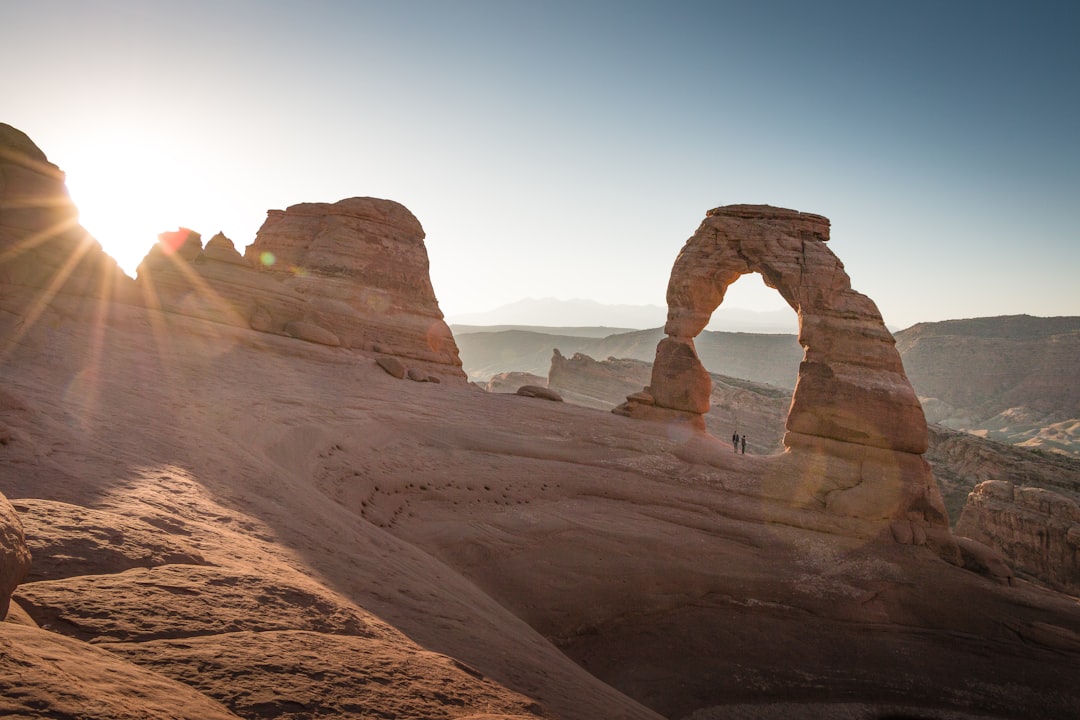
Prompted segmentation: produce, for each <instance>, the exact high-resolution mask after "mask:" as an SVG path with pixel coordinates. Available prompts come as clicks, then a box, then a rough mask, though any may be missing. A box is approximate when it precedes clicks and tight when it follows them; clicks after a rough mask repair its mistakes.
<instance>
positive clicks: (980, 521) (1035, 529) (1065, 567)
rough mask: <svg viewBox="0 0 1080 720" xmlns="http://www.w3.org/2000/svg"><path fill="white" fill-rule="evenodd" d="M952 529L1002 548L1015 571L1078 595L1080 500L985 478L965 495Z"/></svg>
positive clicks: (1079, 573) (1040, 489) (1041, 489)
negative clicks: (963, 504) (956, 521)
mask: <svg viewBox="0 0 1080 720" xmlns="http://www.w3.org/2000/svg"><path fill="white" fill-rule="evenodd" d="M956 533H957V534H958V535H963V536H965V537H970V538H972V539H975V540H978V541H979V542H982V543H985V544H986V545H989V546H991V547H994V548H996V549H998V550H1000V551H1001V552H1002V553H1003V554H1004V555H1005V556H1006V557H1008V558H1009V560H1010V561H1011V562H1012V563H1013V566H1014V567H1015V569H1016V570H1018V571H1020V572H1023V573H1025V574H1027V575H1030V576H1033V577H1036V578H1038V579H1040V580H1042V581H1044V582H1046V583H1048V584H1049V585H1050V586H1051V587H1054V588H1056V589H1058V590H1062V591H1064V592H1069V593H1072V594H1074V595H1080V505H1077V503H1076V502H1075V501H1074V500H1072V499H1070V498H1067V497H1065V496H1064V495H1061V494H1059V493H1056V492H1053V491H1052V490H1046V489H1044V488H1037V487H1017V486H1016V485H1014V484H1013V483H1011V482H1006V481H1004V480H988V481H986V482H984V483H981V484H979V485H978V486H977V487H976V488H975V489H974V490H973V491H972V493H971V495H970V496H969V497H968V502H967V505H965V506H964V511H963V513H961V515H960V521H959V522H958V523H957V524H956Z"/></svg>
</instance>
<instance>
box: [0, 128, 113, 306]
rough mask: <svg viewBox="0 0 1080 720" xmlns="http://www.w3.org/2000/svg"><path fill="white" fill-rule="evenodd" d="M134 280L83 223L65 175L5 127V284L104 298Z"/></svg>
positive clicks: (0, 247)
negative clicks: (103, 248)
mask: <svg viewBox="0 0 1080 720" xmlns="http://www.w3.org/2000/svg"><path fill="white" fill-rule="evenodd" d="M125 282H127V283H130V279H129V278H127V277H126V276H124V274H123V273H122V272H121V271H120V269H119V267H117V265H116V262H115V261H114V260H113V259H112V258H111V257H109V256H108V255H106V254H105V253H104V251H102V249H101V246H100V245H99V244H98V242H97V241H96V240H94V238H92V237H91V236H90V235H88V234H87V232H86V230H84V229H83V228H82V226H81V225H79V212H78V210H76V208H75V205H74V204H72V202H71V198H70V197H69V196H68V192H67V187H66V186H65V185H64V173H63V172H61V171H60V169H59V168H58V167H57V166H56V165H53V164H52V163H51V162H49V160H48V158H46V156H45V153H43V152H42V151H41V150H40V149H38V147H37V145H35V144H34V143H33V141H32V140H30V138H29V137H27V136H26V134H25V133H23V132H22V131H20V130H17V129H15V128H13V127H11V126H10V125H5V124H3V123H0V284H2V285H7V286H12V287H16V286H18V287H23V288H30V289H34V290H41V291H43V292H46V293H48V294H49V295H50V296H56V295H57V294H64V295H75V296H95V297H101V296H104V295H106V294H109V293H112V292H113V291H115V290H116V289H117V287H118V286H122V285H124V284H125Z"/></svg>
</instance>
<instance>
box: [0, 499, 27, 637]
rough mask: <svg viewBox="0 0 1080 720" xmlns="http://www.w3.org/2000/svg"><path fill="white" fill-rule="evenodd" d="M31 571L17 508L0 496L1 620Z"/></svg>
mask: <svg viewBox="0 0 1080 720" xmlns="http://www.w3.org/2000/svg"><path fill="white" fill-rule="evenodd" d="M29 569H30V551H29V550H28V549H27V547H26V538H25V536H24V535H23V527H22V523H21V522H19V516H18V515H16V514H15V508H13V507H11V503H9V502H8V500H7V498H6V497H4V496H3V495H2V494H0V620H3V618H4V616H5V615H7V611H8V603H9V602H10V601H11V592H12V590H14V589H15V586H17V585H18V584H19V583H21V582H22V581H23V578H25V577H26V573H27V571H28V570H29Z"/></svg>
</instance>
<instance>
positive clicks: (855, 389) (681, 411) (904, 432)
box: [616, 205, 955, 553]
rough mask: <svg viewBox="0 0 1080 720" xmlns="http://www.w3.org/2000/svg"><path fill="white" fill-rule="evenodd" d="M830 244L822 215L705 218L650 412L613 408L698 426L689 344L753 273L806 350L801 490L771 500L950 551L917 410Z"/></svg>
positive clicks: (690, 246)
mask: <svg viewBox="0 0 1080 720" xmlns="http://www.w3.org/2000/svg"><path fill="white" fill-rule="evenodd" d="M828 238H829V220H828V219H827V218H824V217H822V216H820V215H813V214H810V213H801V212H797V211H794V210H786V209H782V208H774V207H770V206H767V205H732V206H726V207H719V208H715V209H713V210H710V211H709V212H708V213H706V217H705V220H704V221H703V222H702V223H701V226H700V227H699V228H698V230H697V232H696V233H694V235H693V236H692V237H691V238H690V239H689V240H688V241H687V242H686V245H685V246H684V247H683V249H682V251H681V252H680V253H679V256H678V258H677V259H676V260H675V265H674V267H673V268H672V271H671V280H670V282H669V284H668V290H667V300H668V321H667V325H666V326H665V332H666V333H667V336H668V337H667V338H665V339H664V340H662V341H661V342H660V344H659V346H658V347H657V353H656V361H655V363H654V365H653V372H652V379H651V384H650V386H649V387H648V388H646V391H647V394H648V400H649V401H650V402H651V404H649V402H642V401H641V399H640V398H634V397H631V398H630V399H628V401H627V403H625V404H624V405H622V406H620V407H619V408H617V409H616V411H617V412H619V413H620V414H625V415H630V416H633V417H643V418H653V419H670V418H675V419H682V420H685V421H686V422H689V423H690V424H691V425H694V426H699V427H700V420H699V418H700V417H701V415H702V414H703V413H705V412H707V411H708V409H709V390H710V379H709V375H708V373H707V372H706V371H705V369H704V367H702V366H701V363H700V361H699V360H698V358H697V353H696V350H695V348H694V337H695V336H696V335H697V334H698V333H700V332H701V331H702V330H703V329H704V328H705V326H706V325H707V324H708V322H709V318H710V316H711V315H712V312H713V311H714V310H715V309H716V308H717V307H718V306H719V305H720V303H721V302H722V301H723V299H724V294H725V292H726V290H727V288H728V286H730V285H731V283H733V282H735V281H736V280H737V279H738V278H739V277H740V276H742V275H745V274H747V273H751V272H757V273H760V274H761V276H762V277H763V278H764V281H765V283H766V285H768V286H769V287H772V288H775V289H776V290H777V292H779V293H780V295H781V296H782V297H783V298H784V299H785V300H786V301H787V303H788V304H789V305H790V306H791V307H792V309H793V310H794V311H795V312H796V313H797V314H798V317H799V342H800V344H801V345H802V346H803V348H804V351H805V352H804V357H803V361H802V363H801V364H800V366H799V376H798V380H797V383H796V387H795V393H794V396H793V397H792V401H791V407H790V410H789V411H788V416H787V421H786V428H787V433H786V435H785V437H784V446H785V448H786V450H787V452H785V455H784V456H783V458H782V462H791V463H795V464H796V467H797V469H798V473H796V474H797V475H798V476H799V477H798V481H797V482H795V481H792V482H778V483H774V484H772V486H771V490H768V491H769V492H770V493H771V494H775V495H777V496H780V497H783V496H788V497H789V499H791V500H792V501H794V502H796V503H798V504H806V505H818V506H821V507H823V508H824V509H826V510H828V511H830V512H832V513H835V514H838V515H843V516H846V517H853V518H864V519H869V520H888V521H890V522H891V523H892V525H893V534H894V535H895V536H896V537H897V539H898V540H901V541H902V542H925V541H926V536H927V532H928V531H929V532H930V533H931V535H937V536H938V537H937V538H936V539H937V540H939V541H940V542H944V543H945V544H946V545H949V546H950V549H949V550H948V552H950V553H953V552H954V550H955V547H954V546H952V544H951V542H950V541H949V540H948V537H947V535H948V533H947V529H948V522H947V518H946V516H945V512H944V506H943V504H942V501H941V495H940V492H939V491H938V489H937V486H936V483H935V482H934V479H933V476H932V474H931V472H930V467H929V466H928V465H927V464H926V463H925V462H924V461H923V459H922V457H921V454H922V453H923V452H925V451H926V448H927V428H926V419H925V417H924V415H923V412H922V407H921V406H920V405H919V401H918V398H917V397H916V395H915V392H914V390H912V388H911V384H910V383H909V382H908V379H907V377H906V375H905V374H904V368H903V365H902V363H901V361H900V355H899V353H897V351H896V347H895V341H894V340H893V337H892V335H891V334H890V333H889V331H888V329H886V327H885V324H884V322H883V321H882V319H881V315H880V313H879V312H878V309H877V307H876V306H875V305H874V303H873V301H871V300H870V299H869V298H868V297H866V296H865V295H862V294H860V293H858V292H856V291H854V290H852V288H851V281H850V279H849V278H848V275H847V273H846V272H845V271H844V266H843V263H841V262H840V260H839V259H838V258H837V257H836V256H835V255H834V254H833V253H832V252H831V251H830V250H829V249H828V247H826V244H825V243H826V241H827V240H828ZM717 369H718V370H722V369H721V368H717Z"/></svg>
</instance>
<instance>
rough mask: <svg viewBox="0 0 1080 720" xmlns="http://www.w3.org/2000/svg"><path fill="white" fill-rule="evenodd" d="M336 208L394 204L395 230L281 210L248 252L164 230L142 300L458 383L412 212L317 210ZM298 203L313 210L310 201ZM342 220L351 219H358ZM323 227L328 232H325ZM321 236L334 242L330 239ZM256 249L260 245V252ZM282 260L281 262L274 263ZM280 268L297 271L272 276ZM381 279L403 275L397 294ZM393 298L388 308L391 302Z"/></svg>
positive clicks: (218, 239) (149, 259)
mask: <svg viewBox="0 0 1080 720" xmlns="http://www.w3.org/2000/svg"><path fill="white" fill-rule="evenodd" d="M338 206H341V207H343V208H361V209H366V210H369V211H371V212H377V211H378V209H379V208H383V207H384V206H386V207H390V208H392V209H393V212H392V213H391V217H390V218H388V219H387V220H386V222H388V223H390V225H389V226H388V227H389V228H390V229H387V227H383V226H381V225H379V224H378V223H376V222H375V221H374V220H371V219H370V218H368V220H367V221H365V222H347V223H343V224H342V225H340V226H339V225H337V224H335V223H334V222H333V220H326V222H325V223H324V222H323V220H320V219H318V217H316V216H312V215H310V214H308V215H304V214H303V213H301V215H300V217H303V218H307V220H308V221H309V222H308V223H305V222H297V221H296V218H295V217H292V216H290V215H289V213H290V212H291V211H292V208H290V210H289V211H286V212H284V213H282V212H281V211H278V210H272V211H271V212H270V218H271V219H268V220H267V225H269V226H271V227H273V228H274V230H273V231H271V232H270V233H269V234H266V233H264V235H265V237H263V240H262V241H260V240H258V239H257V240H256V244H255V245H251V246H249V247H248V248H247V254H246V256H245V255H241V254H240V253H239V252H237V250H236V248H235V246H234V245H233V243H232V241H231V240H229V239H228V238H227V237H225V236H224V235H223V234H221V233H218V234H217V235H215V236H214V237H213V238H211V239H210V242H208V243H207V244H206V247H205V248H204V247H203V246H202V241H201V238H200V237H199V234H198V233H196V232H194V231H191V230H188V229H186V228H180V229H179V230H177V231H175V232H167V233H162V234H161V235H160V236H159V242H158V243H157V245H155V246H154V247H153V248H152V249H151V251H150V253H149V254H147V256H146V258H145V259H144V260H143V262H142V263H141V264H140V265H139V274H138V285H139V287H140V289H141V296H142V302H143V303H145V304H146V305H147V306H149V307H152V308H160V309H162V310H166V311H169V312H175V313H179V314H183V315H189V316H192V317H199V318H203V319H207V320H213V321H215V322H223V323H228V324H231V325H238V326H241V327H250V328H251V329H253V330H258V331H260V332H266V333H273V334H276V335H285V336H288V337H294V338H297V339H299V340H304V341H307V342H312V343H316V344H319V345H327V346H331V347H341V346H344V347H349V348H357V349H361V350H367V351H374V352H377V353H379V354H381V355H383V356H384V357H391V356H396V357H400V358H404V359H406V360H408V361H409V362H410V364H412V365H415V366H419V367H417V368H416V369H415V371H414V374H422V375H423V378H424V379H427V378H428V377H431V378H435V379H438V378H439V376H443V377H448V378H454V379H462V378H463V376H464V373H463V372H462V371H461V369H460V365H461V362H460V360H459V359H458V356H457V346H456V345H455V344H454V339H453V336H452V335H451V334H450V330H449V328H447V326H446V324H445V323H444V322H443V321H442V315H441V313H440V312H439V308H438V304H437V302H436V301H435V296H434V292H433V291H432V289H431V281H430V279H429V278H428V275H427V254H426V251H425V249H424V244H423V231H422V230H420V229H419V228H420V225H419V223H418V222H416V220H415V218H413V217H412V215H411V213H409V211H408V210H406V209H405V208H404V207H402V206H400V205H398V204H397V203H393V202H391V201H389V200H375V199H372V198H354V199H353V200H343V201H342V202H341V203H338V204H337V205H320V206H318V207H326V208H336V207H338ZM297 207H303V208H307V209H308V210H310V208H311V207H312V205H304V206H297ZM336 212H338V211H328V217H330V218H333V217H337V215H335V213H336ZM341 212H346V211H341ZM357 212H360V211H357ZM339 214H340V213H339ZM286 216H288V217H289V219H288V220H287V221H286V222H284V224H282V223H277V222H274V219H276V218H280V217H286ZM404 216H408V218H410V219H411V220H412V222H411V224H409V223H408V222H406V221H405V220H404V219H403V218H404ZM346 217H349V218H352V219H353V220H355V218H354V217H353V216H352V215H347V216H346ZM393 222H397V223H398V224H400V225H402V226H403V227H404V228H406V230H407V231H408V232H409V233H411V234H407V233H406V231H405V230H400V229H399V228H398V227H397V225H393ZM267 225H264V230H265V228H266V226H267ZM320 227H323V228H324V229H326V228H330V230H327V231H326V233H323V232H322V231H320V230H319V228H320ZM260 232H262V231H260ZM293 233H297V234H298V236H297V237H294V236H293ZM324 234H327V235H328V236H329V237H330V238H332V242H330V241H324V240H325V239H324V238H323V235H324ZM314 236H317V237H314ZM398 236H404V239H403V238H402V237H398ZM305 243H308V244H312V243H314V245H315V246H316V251H313V252H312V253H311V261H312V262H313V265H312V267H310V268H308V267H304V268H303V269H301V268H300V266H298V265H296V264H294V261H297V260H301V261H302V260H303V258H304V257H307V256H306V255H304V253H303V252H302V251H301V250H300V249H298V248H300V247H301V246H304V247H306V245H305ZM402 244H408V252H402V251H401V250H400V248H399V247H398V246H399V245H402ZM256 245H258V247H259V248H261V249H259V250H254V249H253V248H255V247H256ZM268 248H277V249H278V252H274V251H272V250H270V249H268ZM278 254H281V256H282V258H283V259H281V260H278V259H277V258H278ZM271 258H273V260H271ZM398 263H401V266H400V267H399V266H398ZM283 267H288V268H291V269H290V270H288V271H287V272H275V268H277V269H278V270H280V269H281V268H283ZM260 270H264V271H266V272H260ZM384 276H385V277H398V276H400V278H399V284H398V285H397V286H396V287H395V288H394V292H393V293H389V292H388V291H387V290H386V289H385V287H384V286H385V285H386V284H387V281H386V279H385V277H384ZM367 283H374V285H373V286H369V285H368V284H367ZM389 296H392V299H393V301H392V302H390V301H388V300H387V299H386V298H387V297H389ZM420 328H423V332H421V331H420ZM403 373H404V370H403Z"/></svg>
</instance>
